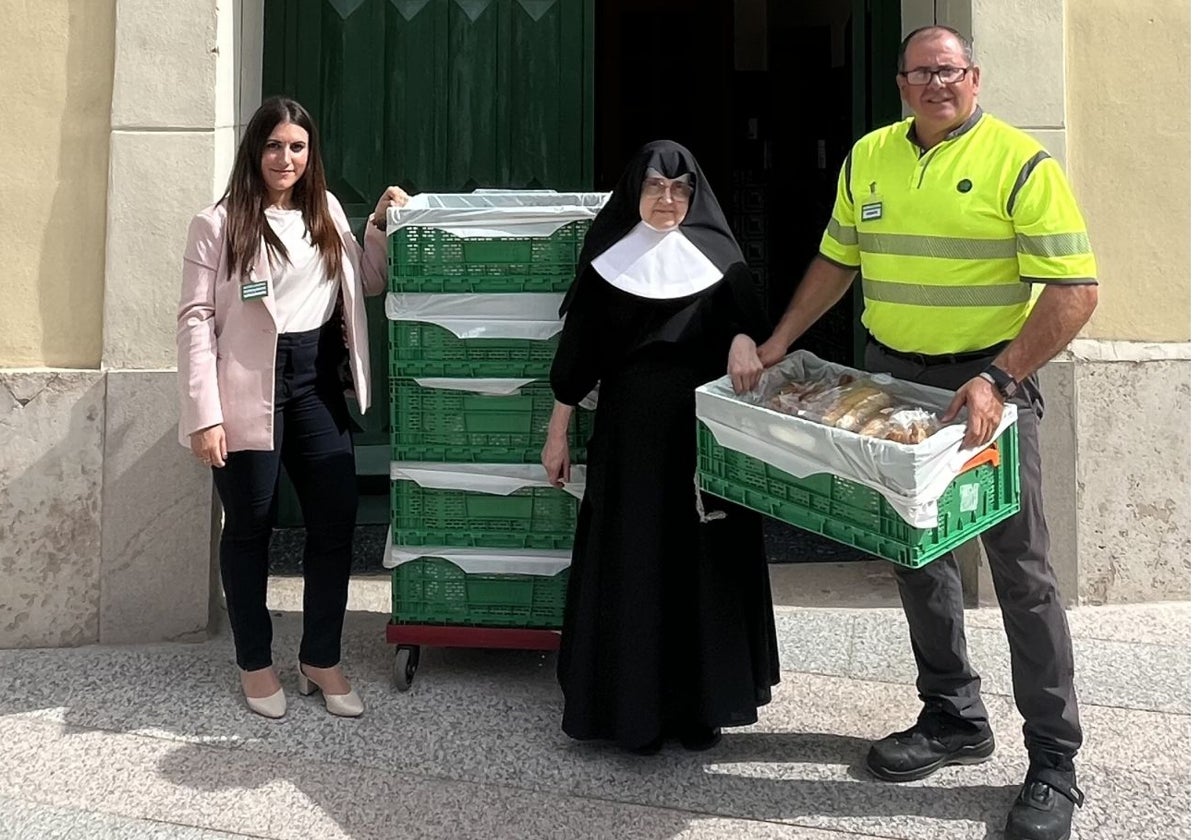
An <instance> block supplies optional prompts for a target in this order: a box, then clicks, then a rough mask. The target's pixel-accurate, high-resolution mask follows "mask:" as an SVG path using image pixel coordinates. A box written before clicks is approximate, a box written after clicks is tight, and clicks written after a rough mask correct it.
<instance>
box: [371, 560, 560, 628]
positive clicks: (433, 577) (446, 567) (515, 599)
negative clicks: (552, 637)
mask: <svg viewBox="0 0 1200 840" xmlns="http://www.w3.org/2000/svg"><path fill="white" fill-rule="evenodd" d="M569 572H570V570H569V569H563V570H562V571H561V572H559V573H558V574H556V575H553V576H549V575H498V574H482V575H481V574H476V575H469V574H467V573H466V572H464V571H463V570H462V569H460V568H459V567H458V566H456V565H454V564H453V563H451V562H450V561H449V560H443V559H441V558H438V557H418V558H417V559H416V560H410V561H409V562H407V563H401V564H400V565H399V566H397V567H396V568H394V569H392V623H393V624H449V625H457V626H463V627H519V628H549V629H558V628H560V627H562V616H563V604H564V603H565V602H566V597H567V575H568V573H569Z"/></svg>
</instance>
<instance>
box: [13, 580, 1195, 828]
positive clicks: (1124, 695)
mask: <svg viewBox="0 0 1200 840" xmlns="http://www.w3.org/2000/svg"><path fill="white" fill-rule="evenodd" d="M386 586H387V581H386V578H374V579H366V580H356V581H355V589H354V594H353V595H352V606H353V607H354V611H353V612H352V613H351V614H350V616H349V618H348V620H347V628H346V639H345V662H346V664H347V668H348V671H349V673H350V676H351V678H352V679H353V680H354V682H355V684H356V685H357V686H358V687H359V689H360V691H361V692H362V694H363V697H364V700H365V702H366V704H367V714H366V715H365V716H364V717H363V718H362V719H359V720H344V719H337V718H334V717H331V716H330V715H328V714H327V713H326V712H325V711H324V708H323V706H322V705H321V703H320V700H319V698H317V697H313V698H304V697H300V696H299V695H298V694H297V693H296V691H295V673H294V663H293V657H294V655H295V650H296V647H297V643H298V634H299V615H298V613H297V612H295V611H294V605H295V604H296V603H297V602H298V601H297V595H298V591H299V587H298V585H297V582H296V581H294V580H287V579H275V580H274V581H273V590H272V603H273V605H274V606H276V607H278V608H279V609H278V611H277V612H276V621H275V626H276V636H275V651H276V663H277V665H278V666H279V667H280V669H281V671H282V673H283V677H284V684H285V688H286V689H287V691H288V703H289V710H288V714H287V716H286V717H285V718H284V719H283V720H281V721H268V720H265V719H263V718H260V717H256V716H254V715H252V714H250V713H249V712H248V711H246V709H245V707H244V705H243V703H242V700H241V698H240V696H239V693H238V687H237V679H236V676H235V671H234V664H233V652H232V646H231V644H230V640H229V638H228V636H227V635H226V634H221V635H218V636H217V637H215V638H212V639H210V640H208V641H207V642H204V643H200V644H193V645H182V644H178V645H155V646H128V647H114V648H105V647H88V648H78V649H69V650H23V651H0V768H3V769H2V771H0V838H9V837H12V838H57V837H64V838H66V837H72V838H74V837H86V838H90V837H104V838H107V837H114V838H153V839H154V840H158V838H167V837H170V838H184V840H216V838H227V837H270V838H317V837H319V838H376V837H379V838H408V837H412V838H443V837H445V838H472V837H498V838H559V837H563V838H571V840H583V839H584V838H593V837H595V838H609V837H612V838H648V839H649V840H659V838H663V840H665V838H705V839H706V840H707V838H734V837H737V838H740V837H745V838H798V839H799V840H838V839H839V838H840V840H851V839H852V838H895V839H896V840H925V839H926V838H939V840H940V839H941V838H945V839H946V840H959V838H962V839H963V840H966V839H967V838H972V840H974V838H992V839H993V840H995V838H999V837H1000V828H1001V826H1002V825H1003V820H1004V815H1005V812H1006V811H1007V808H1008V806H1009V804H1010V802H1011V800H1012V798H1013V797H1014V796H1015V793H1016V790H1017V786H1018V785H1019V784H1020V782H1021V779H1022V777H1023V775H1024V770H1025V765H1024V754H1023V750H1022V747H1021V720H1020V717H1019V715H1018V714H1017V712H1016V709H1015V708H1014V706H1013V703H1012V698H1011V694H1010V684H1009V677H1008V654H1007V648H1006V645H1005V640H1004V634H1003V631H1002V629H1000V628H1001V624H1000V623H999V618H998V614H997V613H995V612H994V611H992V610H974V611H971V613H970V614H969V618H968V625H969V630H968V632H969V644H970V649H971V653H972V657H973V659H974V661H975V663H976V667H977V669H978V670H979V671H980V673H981V675H982V676H983V681H984V682H983V684H984V689H985V691H986V692H988V693H987V697H986V700H987V704H988V707H989V709H990V711H991V715H992V719H993V725H994V727H995V729H996V733H997V739H998V749H997V754H996V757H995V758H994V759H993V760H992V761H990V762H988V763H986V764H983V765H980V766H976V767H969V768H967V767H955V768H947V769H946V770H944V771H942V772H940V773H939V774H937V775H935V776H934V777H931V778H930V779H927V780H925V781H923V782H919V783H913V784H907V785H888V784H884V783H881V782H878V781H875V780H873V779H872V778H870V777H869V776H868V775H867V773H866V772H865V769H864V768H863V764H862V762H863V756H864V753H865V751H866V748H867V746H868V744H869V742H870V741H871V740H872V739H874V738H878V737H880V736H882V735H885V734H887V733H888V732H889V731H892V730H895V729H900V728H904V727H905V726H907V725H908V724H909V723H910V721H911V719H912V718H913V716H914V715H915V713H916V711H917V699H916V695H915V691H914V689H913V687H912V680H913V666H912V662H911V653H910V651H909V650H908V647H907V634H906V631H905V626H904V620H903V615H902V614H901V613H900V612H899V610H897V609H896V608H894V607H891V606H880V607H874V608H862V609H826V608H818V607H784V606H781V607H779V608H778V615H777V619H778V627H779V637H780V646H781V652H782V655H783V662H784V667H785V674H784V679H783V682H782V684H781V685H780V686H779V688H778V691H777V694H776V697H775V699H774V702H772V703H771V704H770V705H769V706H767V707H766V708H765V709H764V710H763V714H762V716H761V719H760V721H759V723H758V724H757V725H755V726H753V727H747V728H745V729H739V730H729V731H727V734H726V736H725V738H724V739H723V741H722V742H721V744H720V745H718V746H717V747H716V748H715V749H713V750H711V751H710V752H707V753H703V754H699V755H697V754H693V753H688V752H685V751H683V750H682V749H679V748H678V747H668V748H667V749H666V750H664V751H663V753H661V754H660V755H658V756H655V757H652V758H637V757H633V756H629V755H626V754H624V753H621V752H620V751H617V750H615V749H612V748H609V747H604V746H596V745H589V744H578V743H574V742H571V741H570V740H569V739H567V738H566V737H564V736H563V735H562V734H561V733H560V732H559V730H558V715H559V710H560V698H559V694H558V690H557V686H556V685H555V681H554V657H553V655H552V654H539V653H532V652H521V651H480V650H429V651H426V652H425V653H424V654H423V656H422V661H421V665H420V668H419V670H418V672H417V676H416V681H415V683H414V684H413V687H412V689H411V690H410V691H409V692H407V693H400V692H398V691H396V690H395V688H394V687H393V686H392V685H391V664H392V651H391V650H390V648H389V647H388V646H387V645H386V643H385V642H384V639H383V631H384V624H385V622H386V615H385V614H383V613H382V612H375V611H373V610H380V609H383V608H385V607H386V604H387V593H386ZM1189 613H1190V610H1189V605H1187V604H1160V605H1139V606H1133V607H1103V608H1087V609H1081V610H1076V611H1072V613H1071V624H1072V627H1073V629H1074V632H1075V636H1076V652H1077V660H1078V667H1077V678H1078V685H1079V693H1080V697H1081V700H1082V701H1083V703H1084V706H1083V709H1082V715H1083V722H1084V726H1085V729H1086V743H1085V745H1084V750H1083V753H1082V754H1081V757H1080V768H1081V771H1080V785H1081V787H1082V788H1083V789H1084V790H1085V791H1086V793H1087V797H1088V799H1087V805H1086V807H1085V808H1083V809H1082V810H1081V811H1080V812H1079V814H1078V817H1077V823H1076V826H1077V827H1076V831H1075V834H1074V837H1075V838H1077V840H1108V838H1112V840H1117V838H1121V839H1122V840H1124V838H1135V837H1136V838H1139V839H1141V838H1144V840H1168V838H1171V839H1172V840H1173V838H1184V837H1187V836H1188V830H1189V819H1190V817H1189V809H1190V740H1189V732H1190V720H1191V719H1190V713H1189V710H1190V691H1189V686H1190V679H1189V676H1190V675H1189V621H1190V615H1189Z"/></svg>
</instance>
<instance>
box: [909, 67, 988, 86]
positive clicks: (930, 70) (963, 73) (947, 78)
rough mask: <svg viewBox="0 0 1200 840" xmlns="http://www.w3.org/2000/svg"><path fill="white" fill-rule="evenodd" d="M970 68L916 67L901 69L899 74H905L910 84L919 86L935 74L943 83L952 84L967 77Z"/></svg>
mask: <svg viewBox="0 0 1200 840" xmlns="http://www.w3.org/2000/svg"><path fill="white" fill-rule="evenodd" d="M970 69H971V68H970V67H915V68H913V69H912V70H901V71H900V72H899V73H898V74H897V75H900V76H903V77H904V80H905V81H906V82H908V83H909V84H910V85H916V86H918V87H919V86H921V85H927V84H929V83H930V82H932V81H933V77H934V76H937V79H938V81H939V82H941V83H942V84H944V85H952V84H955V83H956V82H961V81H962V80H963V79H965V78H966V77H967V71H968V70H970Z"/></svg>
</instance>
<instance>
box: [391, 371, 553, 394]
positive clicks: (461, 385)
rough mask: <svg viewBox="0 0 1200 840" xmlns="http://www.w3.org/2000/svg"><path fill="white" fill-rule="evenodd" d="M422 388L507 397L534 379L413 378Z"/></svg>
mask: <svg viewBox="0 0 1200 840" xmlns="http://www.w3.org/2000/svg"><path fill="white" fill-rule="evenodd" d="M413 382H416V383H417V384H418V385H420V386H421V387H422V388H438V389H441V390H443V391H469V392H470V393H472V394H486V395H488V396H490V397H507V396H511V395H512V394H515V393H517V391H520V390H521V389H522V388H524V387H525V386H526V385H528V384H529V383H530V382H537V380H536V379H532V378H531V379H461V378H454V377H448V376H429V377H420V378H416V377H414V378H413Z"/></svg>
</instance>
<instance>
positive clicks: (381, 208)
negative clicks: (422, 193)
mask: <svg viewBox="0 0 1200 840" xmlns="http://www.w3.org/2000/svg"><path fill="white" fill-rule="evenodd" d="M406 204H408V193H406V192H405V191H404V190H402V189H400V188H399V187H394V186H393V187H388V188H387V189H386V190H384V191H383V195H381V196H379V201H377V202H376V203H375V212H374V213H372V214H371V222H372V224H374V225H375V227H377V228H379V229H380V230H386V229H387V209H388V208H389V207H403V206H404V205H406Z"/></svg>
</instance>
